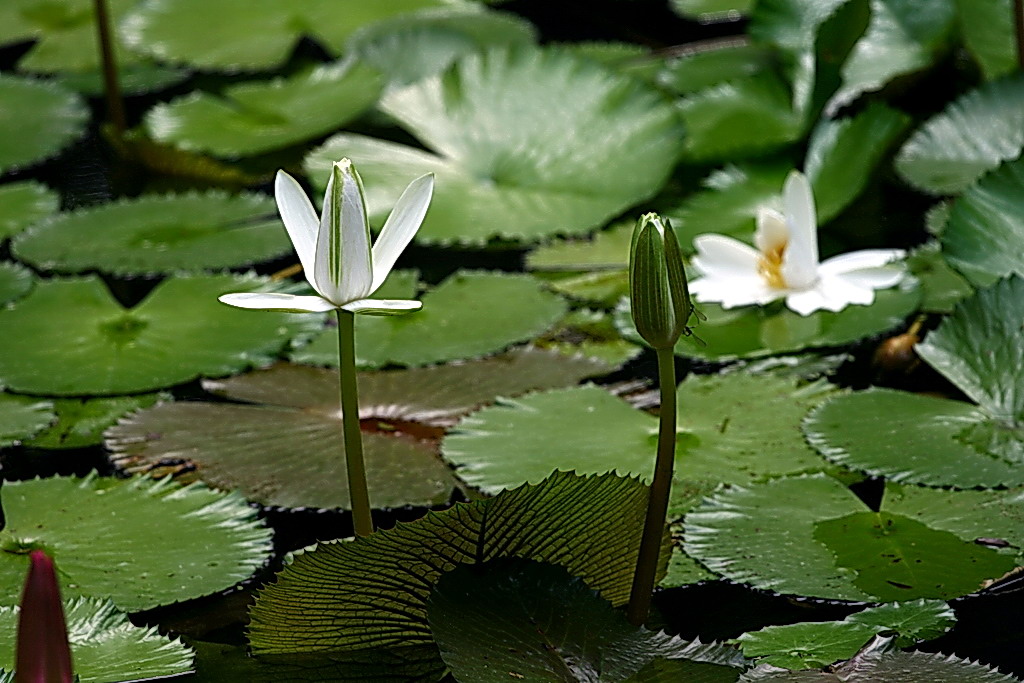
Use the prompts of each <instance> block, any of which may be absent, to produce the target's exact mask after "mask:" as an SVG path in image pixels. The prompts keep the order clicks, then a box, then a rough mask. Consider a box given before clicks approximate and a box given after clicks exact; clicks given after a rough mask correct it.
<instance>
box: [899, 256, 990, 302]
mask: <svg viewBox="0 0 1024 683" xmlns="http://www.w3.org/2000/svg"><path fill="white" fill-rule="evenodd" d="M907 270H909V271H910V274H911V275H913V276H914V277H916V278H917V279H918V281H920V283H921V292H922V294H923V298H922V299H921V310H922V311H924V312H925V313H952V312H953V307H954V306H956V305H957V304H958V303H959V302H960V301H962V300H963V299H966V298H967V297H969V296H970V295H971V294H973V293H974V289H972V288H971V285H970V284H969V283H968V282H967V280H965V279H964V278H963V277H962V276H961V275H960V274H959V273H957V272H956V271H955V270H953V268H952V267H951V266H950V265H949V263H948V261H947V260H946V258H945V256H944V255H943V253H942V251H941V250H940V247H939V243H938V242H936V241H934V240H932V241H929V242H925V243H924V244H922V245H921V246H919V247H918V248H917V249H914V250H913V251H912V252H910V254H909V255H908V256H907Z"/></svg>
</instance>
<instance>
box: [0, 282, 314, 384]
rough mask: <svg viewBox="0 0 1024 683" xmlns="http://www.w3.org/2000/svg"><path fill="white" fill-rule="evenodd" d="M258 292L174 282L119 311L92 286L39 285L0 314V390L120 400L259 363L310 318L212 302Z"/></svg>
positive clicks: (245, 285)
mask: <svg viewBox="0 0 1024 683" xmlns="http://www.w3.org/2000/svg"><path fill="white" fill-rule="evenodd" d="M265 286H266V284H265V283H264V282H263V281H261V280H259V279H256V278H252V277H238V276H231V275H208V276H182V277H175V278H169V279H167V280H164V281H163V282H161V283H160V284H159V285H157V287H156V289H155V290H154V291H153V292H152V293H151V294H150V295H149V296H148V297H147V298H146V299H145V300H143V301H142V303H140V304H138V305H137V306H135V307H134V308H131V309H125V308H124V307H122V306H121V305H120V304H118V303H117V302H116V301H115V300H114V299H113V297H112V296H111V294H110V292H109V291H107V289H106V287H105V286H104V285H103V284H102V282H101V281H100V280H99V279H98V278H96V277H95V276H88V277H82V278H55V279H51V280H44V281H42V282H40V283H39V284H37V285H36V287H35V289H33V290H32V293H31V294H29V295H28V296H26V297H25V298H24V299H22V300H20V301H18V302H17V303H15V304H13V305H12V306H11V307H10V308H8V309H6V310H0V337H2V338H3V339H6V340H7V342H6V346H5V348H4V353H3V354H2V355H0V381H2V382H3V383H4V384H6V385H7V386H8V387H9V388H11V389H13V390H15V391H24V392H28V393H34V394H47V395H57V396H67V395H85V394H91V395H110V394H125V393H135V392H141V391H149V390H152V389H158V388H162V387H167V386H171V385H173V384H180V383H182V382H187V381H189V380H192V379H195V378H196V377H199V376H201V375H210V376H218V375H227V374H231V373H234V372H238V371H239V370H243V369H245V368H247V367H250V366H252V365H258V364H261V363H266V362H269V360H270V359H271V358H272V357H273V355H274V354H275V353H276V352H277V351H278V350H280V348H281V347H282V346H284V345H285V344H286V343H287V341H288V340H289V339H291V338H293V337H294V336H295V335H297V334H300V333H303V332H308V331H309V330H310V327H311V326H312V325H318V324H319V317H318V316H313V315H304V316H300V315H294V314H287V313H272V312H268V311H242V310H239V309H234V308H231V307H229V306H225V305H223V304H221V303H220V302H218V301H217V296H218V295H220V294H224V293H227V292H233V291H252V290H254V289H256V288H259V287H265Z"/></svg>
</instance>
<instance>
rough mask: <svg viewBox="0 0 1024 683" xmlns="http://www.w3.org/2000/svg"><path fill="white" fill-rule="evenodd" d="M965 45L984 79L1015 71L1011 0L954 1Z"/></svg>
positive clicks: (1015, 59) (1015, 60)
mask: <svg viewBox="0 0 1024 683" xmlns="http://www.w3.org/2000/svg"><path fill="white" fill-rule="evenodd" d="M956 8H957V18H958V19H959V23H960V34H961V35H962V36H963V42H964V46H965V47H966V48H967V50H968V51H969V52H970V53H971V56H973V57H974V60H975V61H976V62H977V63H978V66H980V67H981V71H982V73H983V74H984V75H985V78H986V79H987V80H992V79H995V78H999V77H1000V76H1005V75H1007V74H1010V73H1013V72H1014V71H1016V70H1017V68H1018V64H1017V41H1016V39H1015V36H1014V28H1013V0H987V1H985V2H977V0H956Z"/></svg>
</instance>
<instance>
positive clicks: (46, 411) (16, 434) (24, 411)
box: [0, 393, 57, 447]
mask: <svg viewBox="0 0 1024 683" xmlns="http://www.w3.org/2000/svg"><path fill="white" fill-rule="evenodd" d="M56 419H57V416H56V415H55V414H54V412H53V403H51V402H50V401H46V400H43V399H40V398H34V397H31V396H15V395H14V394H7V393H0V447H3V446H13V445H15V444H17V443H20V442H21V441H22V440H24V439H28V438H31V437H32V436H34V435H36V434H38V433H39V432H41V431H42V430H44V429H46V428H47V427H49V426H50V425H51V424H53V422H54V420H56Z"/></svg>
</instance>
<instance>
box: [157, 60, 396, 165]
mask: <svg viewBox="0 0 1024 683" xmlns="http://www.w3.org/2000/svg"><path fill="white" fill-rule="evenodd" d="M380 91H381V77H380V74H379V73H377V71H375V70H374V69H371V68H370V67H367V66H364V65H360V64H357V63H354V62H351V61H349V62H339V63H336V64H328V65H322V66H319V67H317V68H315V69H312V70H310V71H308V72H304V73H300V74H298V75H295V76H291V77H289V78H277V79H274V80H271V81H258V82H248V83H240V84H238V85H233V86H230V87H228V88H226V89H225V90H224V91H223V92H221V93H219V94H217V95H213V94H210V93H204V92H199V91H196V92H193V93H191V94H189V95H186V96H185V97H182V98H179V99H176V100H173V101H171V102H168V103H163V104H158V105H157V106H156V107H154V108H153V109H151V110H150V111H149V112H148V113H147V114H146V119H145V126H146V130H147V131H148V132H149V134H150V135H151V136H152V137H153V139H155V140H157V141H159V142H165V143H169V144H173V145H175V146H177V147H181V148H182V149H187V150H191V151H196V152H207V153H210V154H214V155H216V156H221V157H240V156H249V155H253V154H260V153H263V152H268V151H270V150H274V149H279V148H281V147H287V146H288V145H293V144H297V143H300V142H304V141H306V140H311V139H313V138H316V137H320V136H322V135H326V134H327V133H331V132H334V131H335V130H337V129H339V128H341V127H342V126H343V125H345V124H346V123H348V122H349V121H351V120H352V119H354V118H356V117H357V116H359V115H360V114H362V113H363V112H364V111H366V110H367V109H369V108H370V107H371V106H372V105H373V104H374V103H375V102H376V101H377V97H378V96H379V95H380Z"/></svg>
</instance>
